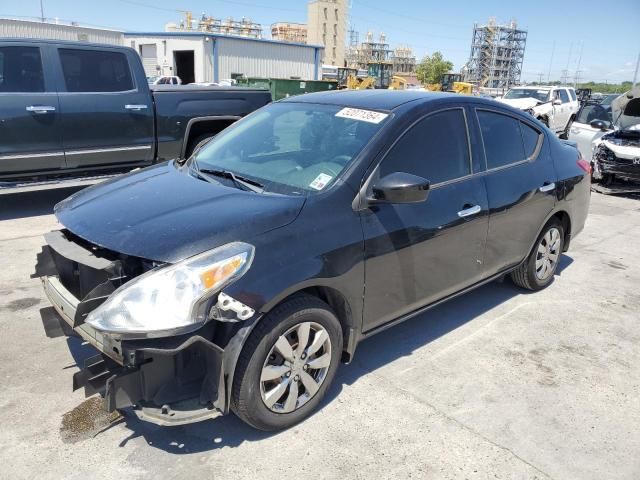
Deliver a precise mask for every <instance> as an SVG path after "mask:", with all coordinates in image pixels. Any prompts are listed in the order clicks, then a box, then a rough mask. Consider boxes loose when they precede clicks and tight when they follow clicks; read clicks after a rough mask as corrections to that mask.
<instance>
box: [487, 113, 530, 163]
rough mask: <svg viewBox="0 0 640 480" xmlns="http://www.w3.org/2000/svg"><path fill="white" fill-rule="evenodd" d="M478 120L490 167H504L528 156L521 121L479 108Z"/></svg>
mask: <svg viewBox="0 0 640 480" xmlns="http://www.w3.org/2000/svg"><path fill="white" fill-rule="evenodd" d="M478 120H479V122H480V131H481V132H482V142H483V144H484V153H485V156H486V158H487V168H488V169H492V168H499V167H504V166H505V165H509V164H512V163H517V162H521V161H522V160H524V159H526V158H527V156H528V155H525V151H524V144H523V142H522V134H521V132H520V123H521V122H519V121H518V120H516V119H515V118H513V117H510V116H508V115H502V114H500V113H494V112H488V111H485V110H478ZM523 126H526V125H523ZM534 148H535V147H534Z"/></svg>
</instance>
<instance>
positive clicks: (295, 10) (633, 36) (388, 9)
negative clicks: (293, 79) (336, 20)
mask: <svg viewBox="0 0 640 480" xmlns="http://www.w3.org/2000/svg"><path fill="white" fill-rule="evenodd" d="M350 1H351V8H350V22H351V25H352V26H353V27H354V29H355V30H358V31H359V32H360V38H361V39H362V38H363V37H364V35H365V33H366V32H367V31H368V30H371V31H373V32H374V33H375V35H376V36H377V35H378V34H379V33H380V32H384V33H385V34H386V35H387V40H388V41H389V43H391V46H392V47H394V46H405V45H406V46H410V47H412V48H413V49H414V51H415V53H416V54H417V56H418V57H422V56H423V55H424V54H427V53H431V52H433V51H435V50H439V51H441V52H442V53H443V54H444V55H445V57H446V58H448V59H450V60H451V61H453V62H454V65H455V69H456V70H457V69H459V68H460V67H461V66H462V65H463V64H464V63H465V62H466V61H467V60H468V57H469V43H470V41H471V33H472V28H473V24H474V22H479V23H484V22H486V21H487V20H488V19H489V17H491V16H493V17H496V19H497V20H498V21H499V22H508V21H509V20H510V19H512V18H513V19H516V20H517V22H518V25H519V26H520V27H522V28H524V29H526V30H528V32H529V34H528V41H527V48H526V52H525V59H524V66H523V80H536V79H538V78H539V74H540V73H542V74H543V76H542V77H543V79H544V80H546V78H547V75H548V73H549V66H550V63H551V79H552V80H553V79H559V78H560V76H561V72H562V70H564V69H568V70H569V71H570V75H573V72H575V70H577V68H578V62H580V70H581V71H582V73H581V76H580V78H581V79H582V80H593V81H608V82H619V81H622V80H631V79H632V77H633V70H634V68H635V62H636V59H637V56H638V54H639V53H640V1H639V0H618V1H616V0H601V1H594V0H582V1H577V0H561V1H557V0H556V1H550V0H536V1H528V2H518V1H512V2H500V1H497V0H483V1H480V2H478V1H474V2H461V1H458V2H456V1H451V2H448V1H442V0H440V1H433V0H422V1H395V2H394V1H390V0H350ZM43 3H44V13H45V16H46V17H58V18H60V19H64V20H74V21H77V22H80V23H84V24H90V25H98V26H107V27H113V28H120V29H125V30H145V31H146V30H148V31H162V30H163V29H164V24H165V23H167V22H169V21H177V20H179V19H180V17H181V14H180V13H179V12H178V11H177V9H182V10H191V11H193V13H194V16H195V15H199V14H200V13H202V12H206V13H208V14H210V15H213V16H215V17H223V18H224V17H228V16H234V17H237V18H239V17H242V16H245V17H249V18H251V19H253V20H254V21H256V22H258V23H262V24H263V25H264V26H268V25H270V24H271V23H273V22H276V21H291V22H305V21H306V15H307V7H306V5H307V2H306V0H208V1H204V0H187V1H178V0H173V1H170V0H101V1H97V0H85V1H78V0H43ZM5 15H11V16H25V17H29V16H39V15H40V2H39V0H20V1H16V0H0V16H5ZM265 33H266V31H265ZM554 45H555V48H554ZM552 51H553V58H551V53H552ZM581 54H582V55H581ZM580 56H581V58H580Z"/></svg>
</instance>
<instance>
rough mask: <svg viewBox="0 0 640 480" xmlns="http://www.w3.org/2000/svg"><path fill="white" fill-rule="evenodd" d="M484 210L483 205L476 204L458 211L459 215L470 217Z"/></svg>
mask: <svg viewBox="0 0 640 480" xmlns="http://www.w3.org/2000/svg"><path fill="white" fill-rule="evenodd" d="M481 211H482V207H481V206H480V205H474V206H473V207H469V208H465V209H464V210H460V211H459V212H458V216H459V217H460V218H465V217H470V216H471V215H475V214H477V213H480V212H481Z"/></svg>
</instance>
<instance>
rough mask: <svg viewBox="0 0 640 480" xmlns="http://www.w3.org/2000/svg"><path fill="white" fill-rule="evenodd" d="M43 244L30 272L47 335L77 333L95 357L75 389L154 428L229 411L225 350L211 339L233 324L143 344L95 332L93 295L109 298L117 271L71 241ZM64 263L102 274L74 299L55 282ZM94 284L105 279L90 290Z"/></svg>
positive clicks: (224, 333)
mask: <svg viewBox="0 0 640 480" xmlns="http://www.w3.org/2000/svg"><path fill="white" fill-rule="evenodd" d="M47 240H48V242H50V243H49V245H47V246H45V247H44V248H43V251H42V252H41V253H40V254H39V256H38V264H37V265H36V274H35V275H34V276H38V277H40V279H41V281H42V285H43V288H44V291H45V294H46V295H47V297H48V299H49V301H50V302H51V305H52V306H51V307H46V308H43V309H42V310H41V316H42V320H43V325H44V326H45V330H46V331H47V335H48V336H50V337H53V336H59V335H60V332H61V331H62V332H63V333H64V334H65V335H77V336H80V337H81V338H82V339H83V340H84V341H85V342H87V343H89V344H90V345H91V346H93V347H94V348H95V349H97V350H98V351H99V352H100V353H99V354H98V355H96V356H93V357H91V358H88V359H86V360H85V362H84V366H83V367H84V368H82V369H81V370H80V371H79V372H77V373H76V374H75V375H74V376H73V389H74V390H77V389H80V388H84V391H85V396H87V397H88V396H91V395H95V394H96V393H99V394H100V395H102V396H103V398H104V406H105V409H106V410H107V411H109V412H113V411H114V410H117V409H122V408H126V407H133V408H134V412H135V413H136V414H137V415H138V416H139V417H140V418H141V419H143V420H146V421H150V422H153V423H156V424H159V425H180V424H186V423H193V422H197V421H201V420H205V419H208V418H213V417H216V416H218V415H220V414H222V413H227V412H228V404H229V402H228V397H229V395H228V393H229V392H228V388H227V385H226V379H227V375H225V366H224V360H225V350H224V349H223V348H222V347H220V346H219V345H217V344H216V343H215V341H214V340H215V339H219V338H223V339H226V338H228V337H229V331H230V327H231V326H232V324H228V323H223V322H215V321H211V322H208V323H206V324H205V325H204V326H203V327H201V328H200V329H199V330H197V331H196V332H193V333H189V334H186V335H176V336H173V337H166V338H153V339H144V340H125V339H118V338H115V337H113V336H111V335H108V334H104V333H102V332H99V331H97V330H95V329H94V328H92V327H91V326H90V325H89V324H87V323H85V322H84V318H85V317H86V315H87V314H88V312H90V311H91V310H92V309H93V308H95V307H96V306H97V304H99V301H100V300H99V299H100V298H102V301H104V298H105V295H98V294H99V293H104V294H107V295H106V296H108V293H107V292H111V291H113V289H114V288H115V287H117V283H118V278H120V279H121V277H118V275H120V274H122V273H123V272H122V271H119V270H118V268H114V263H115V262H113V261H105V259H104V258H99V257H96V256H95V255H93V254H92V253H91V252H90V251H89V250H86V249H84V248H82V247H80V246H78V245H77V244H75V243H73V242H68V243H67V242H65V241H64V240H63V239H60V238H49V239H47ZM61 256H64V258H63V259H61V258H59V257H61ZM69 257H71V258H69ZM63 261H64V262H66V261H71V263H72V264H73V267H72V268H73V269H74V272H75V273H76V274H78V272H79V270H82V269H83V268H84V269H89V270H94V271H93V272H90V273H86V272H85V274H86V276H91V275H93V276H97V277H100V274H99V272H106V273H104V276H103V277H101V278H99V280H95V279H94V280H93V282H92V284H91V285H90V287H88V288H86V289H85V290H88V289H89V288H90V291H89V292H88V293H87V294H86V295H83V296H82V297H81V298H82V299H79V298H78V297H77V296H76V295H74V293H73V292H72V291H70V288H67V287H66V286H65V282H63V280H61V277H62V275H61V274H59V269H60V268H64V266H62V267H61V265H60V264H61V262H63ZM114 272H115V273H117V274H116V275H114ZM100 280H104V281H103V282H101V283H99V284H98V285H94V284H95V283H96V282H98V281H100ZM66 283H67V284H68V282H66ZM113 283H115V285H110V284H113ZM219 343H222V344H224V342H219Z"/></svg>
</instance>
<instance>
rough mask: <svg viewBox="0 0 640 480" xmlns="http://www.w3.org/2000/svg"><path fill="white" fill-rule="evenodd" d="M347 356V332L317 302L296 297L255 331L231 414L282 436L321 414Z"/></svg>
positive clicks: (247, 347) (239, 366) (241, 363)
mask: <svg viewBox="0 0 640 480" xmlns="http://www.w3.org/2000/svg"><path fill="white" fill-rule="evenodd" d="M341 354H342V328H341V326H340V322H339V321H338V318H337V317H336V315H335V314H334V313H333V311H332V310H331V308H330V307H329V306H328V305H327V304H326V303H324V302H323V301H321V300H319V299H318V298H316V297H313V296H310V295H297V296H295V297H292V298H291V299H289V300H287V301H285V302H284V303H282V304H280V305H279V306H277V307H276V308H275V309H274V310H272V311H271V312H269V314H268V315H267V316H266V318H264V319H263V320H262V321H260V323H259V324H258V325H257V326H256V327H255V329H254V331H253V332H252V333H251V335H250V336H249V338H248V339H247V342H246V344H245V345H244V347H243V349H242V353H241V354H240V357H239V359H238V364H237V366H236V372H235V376H234V382H233V388H232V392H231V409H232V410H233V412H234V413H235V414H236V415H237V416H238V417H240V419H242V420H243V421H244V422H246V423H248V424H249V425H251V426H252V427H254V428H257V429H260V430H280V429H283V428H288V427H290V426H292V425H295V424H296V423H298V422H300V421H301V420H303V419H305V418H306V417H308V416H309V415H311V413H313V411H314V410H315V409H316V407H317V406H318V404H319V403H320V401H321V400H322V397H324V394H325V393H326V391H327V389H328V388H329V385H331V382H332V381H333V377H334V376H335V373H336V369H337V368H338V363H339V361H340V357H341Z"/></svg>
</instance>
